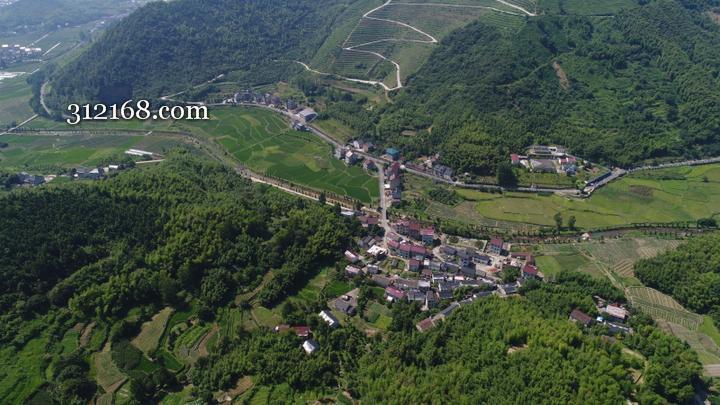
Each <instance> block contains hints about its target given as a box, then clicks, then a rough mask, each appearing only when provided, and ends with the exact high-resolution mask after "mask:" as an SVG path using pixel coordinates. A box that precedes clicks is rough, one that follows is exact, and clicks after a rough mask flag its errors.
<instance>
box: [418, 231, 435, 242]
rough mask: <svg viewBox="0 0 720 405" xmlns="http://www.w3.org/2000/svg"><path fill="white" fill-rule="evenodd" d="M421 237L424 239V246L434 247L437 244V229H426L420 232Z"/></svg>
mask: <svg viewBox="0 0 720 405" xmlns="http://www.w3.org/2000/svg"><path fill="white" fill-rule="evenodd" d="M420 236H421V237H422V241H423V243H424V244H426V245H432V244H433V243H434V242H435V229H433V228H425V229H423V230H422V231H420Z"/></svg>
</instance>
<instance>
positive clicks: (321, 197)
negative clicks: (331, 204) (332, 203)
mask: <svg viewBox="0 0 720 405" xmlns="http://www.w3.org/2000/svg"><path fill="white" fill-rule="evenodd" d="M318 202H319V203H320V205H325V203H326V202H327V197H326V196H325V193H324V192H322V193H320V195H319V196H318Z"/></svg>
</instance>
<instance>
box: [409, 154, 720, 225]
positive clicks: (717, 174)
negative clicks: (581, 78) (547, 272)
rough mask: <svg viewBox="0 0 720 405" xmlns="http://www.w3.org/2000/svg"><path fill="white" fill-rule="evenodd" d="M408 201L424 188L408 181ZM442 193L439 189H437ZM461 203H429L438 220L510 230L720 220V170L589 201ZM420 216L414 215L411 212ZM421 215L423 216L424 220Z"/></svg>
mask: <svg viewBox="0 0 720 405" xmlns="http://www.w3.org/2000/svg"><path fill="white" fill-rule="evenodd" d="M406 178H407V179H408V181H406V184H407V186H408V188H409V190H408V191H407V192H406V195H415V196H418V195H420V196H423V198H425V197H424V194H425V193H424V192H423V190H424V188H423V184H425V183H424V182H422V181H420V180H415V179H414V176H406ZM438 187H439V186H438ZM455 191H456V193H457V194H458V195H459V197H461V198H459V201H458V202H457V203H456V204H454V205H447V204H443V203H441V202H437V201H428V204H429V208H427V209H425V210H423V211H426V212H427V214H428V215H430V216H432V217H433V218H444V219H446V220H458V219H462V220H464V221H467V222H470V223H475V224H480V225H489V226H499V227H507V228H516V229H520V228H522V229H524V228H533V227H538V226H554V225H555V222H554V219H553V216H554V215H555V214H556V213H558V212H559V213H561V214H562V216H563V218H565V220H566V221H567V219H568V218H569V217H571V216H575V217H576V219H577V224H576V226H577V227H579V228H583V229H594V228H602V227H610V226H622V225H628V224H633V223H647V222H653V223H658V222H662V223H669V222H682V221H696V220H698V219H700V218H707V217H711V216H715V217H718V216H719V215H720V209H718V207H720V165H718V164H713V165H705V166H694V167H678V168H671V169H662V170H652V171H642V172H637V173H634V174H632V175H628V176H626V177H623V178H620V179H618V180H616V181H614V182H612V183H610V184H609V185H607V186H605V187H603V188H601V189H599V190H597V191H596V192H594V193H593V194H592V196H591V197H589V198H586V199H578V198H567V197H562V196H559V195H555V194H552V195H544V194H536V193H520V192H505V193H502V194H501V193H485V192H481V191H476V190H467V189H455ZM411 213H413V214H415V212H411ZM423 213H424V212H419V213H418V214H423Z"/></svg>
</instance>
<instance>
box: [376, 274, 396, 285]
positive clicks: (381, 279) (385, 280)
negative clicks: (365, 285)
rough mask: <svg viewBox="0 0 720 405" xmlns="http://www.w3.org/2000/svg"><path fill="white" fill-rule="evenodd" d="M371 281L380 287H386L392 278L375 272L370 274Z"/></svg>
mask: <svg viewBox="0 0 720 405" xmlns="http://www.w3.org/2000/svg"><path fill="white" fill-rule="evenodd" d="M372 281H373V283H375V284H377V285H378V286H380V287H387V286H389V285H390V283H391V281H392V280H391V279H390V278H389V277H386V276H382V275H379V274H376V275H374V276H372Z"/></svg>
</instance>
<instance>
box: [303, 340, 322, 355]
mask: <svg viewBox="0 0 720 405" xmlns="http://www.w3.org/2000/svg"><path fill="white" fill-rule="evenodd" d="M302 347H303V349H304V350H305V353H307V354H313V353H315V352H316V351H318V350H319V349H320V345H319V344H318V342H316V341H314V340H312V339H308V340H306V341H305V342H303V344H302Z"/></svg>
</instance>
